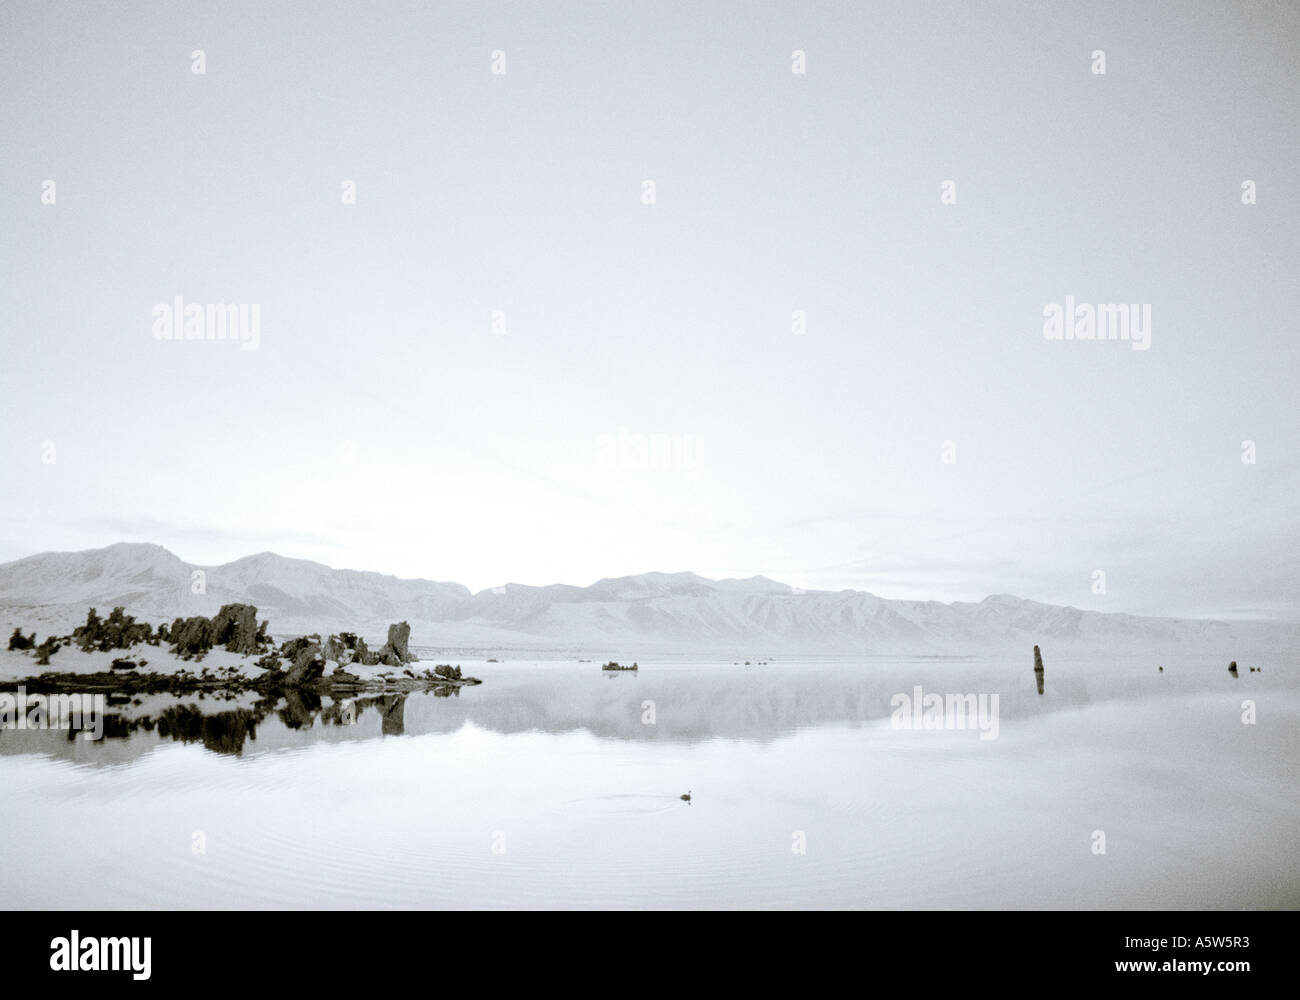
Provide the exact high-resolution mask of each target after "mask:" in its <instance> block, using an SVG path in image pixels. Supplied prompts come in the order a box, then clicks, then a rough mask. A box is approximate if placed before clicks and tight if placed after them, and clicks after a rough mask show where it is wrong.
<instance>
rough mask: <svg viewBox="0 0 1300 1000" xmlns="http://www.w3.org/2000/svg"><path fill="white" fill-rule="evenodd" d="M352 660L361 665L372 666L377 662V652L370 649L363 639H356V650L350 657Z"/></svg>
mask: <svg viewBox="0 0 1300 1000" xmlns="http://www.w3.org/2000/svg"><path fill="white" fill-rule="evenodd" d="M352 662H353V663H359V664H361V665H362V666H363V667H373V666H376V665H378V663H379V654H378V653H375V652H372V651H371V649H370V648H369V647H368V646H367V645H366V640H365V639H358V640H357V651H356V654H355V655H354V656H353V657H352Z"/></svg>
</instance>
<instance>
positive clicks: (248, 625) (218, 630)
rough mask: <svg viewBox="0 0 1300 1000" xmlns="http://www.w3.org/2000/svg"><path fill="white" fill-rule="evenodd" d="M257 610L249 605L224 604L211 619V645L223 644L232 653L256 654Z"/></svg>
mask: <svg viewBox="0 0 1300 1000" xmlns="http://www.w3.org/2000/svg"><path fill="white" fill-rule="evenodd" d="M258 631H259V630H258V627H257V608H255V607H254V606H253V605H251V604H225V605H222V607H221V610H220V611H218V612H217V615H216V617H215V618H213V619H212V645H214V646H220V645H221V644H222V643H225V646H226V649H227V650H228V651H230V652H232V653H242V654H244V655H246V656H247V655H250V654H252V653H256V652H257V637H258Z"/></svg>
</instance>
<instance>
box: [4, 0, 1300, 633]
mask: <svg viewBox="0 0 1300 1000" xmlns="http://www.w3.org/2000/svg"><path fill="white" fill-rule="evenodd" d="M376 11H378V12H380V13H382V15H383V16H376V15H375V13H374V12H370V11H367V12H365V13H364V14H356V13H353V12H350V11H349V10H348V9H346V8H345V7H342V6H330V7H324V8H321V9H316V10H312V11H311V12H309V13H307V12H303V11H302V10H300V9H297V8H294V7H292V6H290V5H287V4H283V3H271V4H265V3H250V2H245V3H236V4H233V5H226V6H223V7H222V8H221V9H220V10H206V9H204V7H203V6H202V5H198V4H188V3H179V4H169V5H166V6H164V5H161V4H157V5H132V6H131V7H111V6H103V5H97V4H91V3H82V2H74V3H67V4H60V5H57V6H49V5H42V4H38V3H33V2H26V0H24V2H17V3H9V4H6V5H5V6H4V8H3V10H0V134H3V135H4V136H5V137H6V151H5V156H4V157H3V158H0V231H3V232H5V233H6V234H8V237H9V238H7V239H5V240H4V241H0V268H2V269H3V273H4V274H5V275H6V278H5V279H4V280H3V281H0V317H2V319H0V322H2V323H3V335H4V345H5V364H4V365H3V366H2V367H0V391H3V394H4V399H5V416H6V419H5V421H4V423H3V428H2V429H0V457H2V458H3V461H4V467H5V470H6V474H5V489H4V491H3V496H2V498H0V560H10V559H16V558H20V557H23V556H26V555H30V554H34V553H37V552H41V551H47V550H68V549H85V548H95V547H100V546H103V545H107V544H111V543H114V542H118V541H147V542H154V543H157V544H160V545H163V546H165V547H167V548H168V549H170V550H171V551H173V552H174V553H176V554H177V555H178V556H179V557H180V558H182V559H184V560H186V561H189V562H192V563H198V564H207V565H212V564H219V563H224V562H227V561H230V560H233V559H237V558H240V557H242V556H246V555H251V554H253V553H256V552H259V551H263V550H271V551H274V552H277V553H279V554H281V555H284V556H290V557H295V558H306V559H313V560H316V561H319V562H322V563H325V564H326V565H329V566H333V567H338V568H354V569H363V570H373V571H377V572H381V573H387V574H394V575H398V576H402V577H422V578H427V579H433V580H446V581H455V582H458V583H462V584H465V585H466V586H468V587H470V589H471V590H475V591H478V590H482V589H484V588H487V587H491V586H494V585H498V584H501V583H505V582H518V583H528V584H538V585H542V584H549V583H573V584H578V585H587V584H590V583H592V582H594V581H595V580H597V579H600V578H603V577H617V576H624V575H633V574H639V573H644V572H648V571H665V572H673V571H681V570H688V569H689V570H691V571H694V572H697V573H699V574H701V575H703V576H706V577H710V578H714V579H720V578H725V577H739V578H744V577H749V576H753V575H758V574H761V575H765V576H768V577H770V578H772V579H774V580H778V581H781V582H785V583H790V584H794V585H796V586H802V587H806V588H809V589H827V590H839V589H843V588H852V589H857V590H865V591H869V592H871V593H874V594H876V595H878V596H881V597H886V598H919V599H934V600H941V601H953V600H980V599H982V598H983V597H985V596H987V595H989V594H997V593H1010V594H1015V595H1018V596H1022V597H1027V598H1032V599H1034V600H1037V601H1042V602H1044V603H1050V604H1063V605H1064V604H1069V605H1074V606H1075V607H1080V608H1085V609H1089V610H1098V611H1126V612H1132V613H1136V614H1150V615H1168V616H1189V617H1216V618H1238V617H1261V616H1262V617H1273V618H1283V619H1297V618H1300V587H1298V586H1297V584H1298V583H1300V565H1298V564H1297V560H1296V559H1295V553H1297V552H1300V526H1298V524H1297V518H1296V499H1295V498H1296V497H1297V496H1300V462H1297V459H1296V455H1297V445H1298V444H1300V411H1298V410H1297V408H1296V406H1295V402H1294V400H1295V390H1296V386H1297V381H1298V380H1297V375H1300V357H1298V354H1300V347H1298V346H1297V339H1296V336H1295V322H1296V317H1297V316H1300V268H1298V267H1297V266H1296V265H1297V262H1300V205H1298V203H1297V199H1296V196H1295V191H1294V187H1295V185H1294V165H1295V164H1296V163H1297V162H1300V86H1297V80H1298V79H1300V73H1298V70H1300V55H1298V54H1297V53H1300V12H1298V11H1297V10H1296V9H1295V7H1294V6H1289V5H1287V4H1285V3H1280V2H1278V3H1259V4H1252V5H1244V6H1241V7H1238V8H1232V9H1221V8H1218V7H1216V6H1214V5H1210V4H1203V3H1195V4H1187V5H1181V6H1179V7H1175V8H1162V9H1160V10H1159V11H1154V10H1153V9H1145V8H1138V9H1133V8H1132V7H1131V6H1130V5H1128V4H1124V3H1118V2H1117V3H1097V2H1092V3H1085V4H1081V5H1077V6H1074V5H1072V6H1071V7H1070V8H1068V9H1048V8H1047V7H1045V6H1044V5H1037V4H1031V3H1009V4H1003V5H999V6H997V7H996V8H989V9H983V10H980V11H979V12H978V16H975V13H974V12H973V11H972V10H970V9H969V8H968V7H967V6H965V5H961V4H925V5H910V6H902V5H898V6H894V5H883V4H882V5H853V6H852V7H851V8H848V7H846V8H832V7H829V6H812V5H809V4H794V3H789V4H787V3H775V4H764V5H762V6H761V7H757V8H756V7H754V6H753V5H748V4H741V3H716V4H709V5H706V6H699V5H689V4H685V3H665V4H661V5H651V6H647V7H644V8H638V9H635V10H634V9H628V8H625V7H612V8H596V7H594V6H584V5H572V6H554V7H548V8H547V9H546V10H545V11H544V12H541V11H539V9H538V8H536V7H535V6H531V5H523V4H515V3H502V4H500V5H494V7H493V9H491V10H482V11H475V13H474V17H473V18H472V19H471V18H465V17H464V16H463V12H457V11H456V10H454V9H435V8H431V7H429V6H426V5H423V4H416V3H387V4H383V5H381V6H380V7H378V8H376ZM196 49H201V50H203V51H204V53H205V61H206V72H205V73H204V74H203V75H195V74H194V73H192V72H191V68H192V61H191V54H192V52H193V51H194V50H196ZM1097 49H1101V50H1104V51H1105V53H1106V73H1105V74H1104V75H1096V74H1094V73H1093V72H1092V71H1091V65H1092V53H1093V52H1094V50H1097ZM794 50H802V51H804V52H805V53H806V54H807V73H806V75H796V74H792V72H791V53H792V51H794ZM495 51H502V52H504V53H505V58H506V72H505V73H504V75H495V74H493V73H492V71H491V69H492V53H493V52H495ZM105 108H111V109H112V113H106V112H105V110H104V109H105ZM47 179H53V180H55V181H56V183H57V202H56V203H55V204H43V203H42V200H41V194H42V184H43V182H44V181H45V180H47ZM1248 179H1249V180H1252V181H1253V182H1254V183H1255V185H1256V186H1257V191H1258V200H1257V203H1256V204H1253V205H1244V204H1243V203H1242V199H1241V186H1242V183H1243V182H1244V181H1246V180H1248ZM646 180H653V181H654V183H655V202H654V204H644V203H643V190H644V189H643V182H644V181H646ZM947 180H952V181H954V182H955V184H956V194H957V200H956V204H943V203H942V202H941V198H940V196H941V190H942V185H943V184H944V182H945V181H947ZM343 181H352V182H355V185H356V203H355V204H343V203H341V199H340V185H341V183H342V182H343ZM178 295H179V296H184V298H185V299H186V300H187V301H190V302H197V303H210V302H234V303H256V304H258V305H259V307H260V316H261V326H260V343H259V345H258V349H257V350H248V351H244V350H240V349H239V346H238V345H237V344H233V343H229V342H203V341H199V342H194V341H160V340H158V339H155V337H154V336H153V335H152V332H151V324H152V310H153V309H154V306H155V304H158V303H170V302H171V301H172V300H173V299H174V297H175V296H178ZM1067 296H1073V297H1074V299H1075V300H1076V301H1078V302H1084V303H1146V304H1150V305H1151V311H1152V336H1151V344H1150V348H1149V350H1145V351H1135V350H1132V349H1131V345H1130V344H1128V343H1124V342H1059V341H1049V340H1046V339H1044V337H1043V333H1042V329H1043V310H1044V307H1045V306H1046V305H1048V304H1051V303H1060V302H1064V301H1065V299H1066V297H1067ZM494 311H498V312H499V313H500V314H502V315H503V317H504V324H505V330H504V332H494V331H493V325H492V324H493V314H494ZM795 311H802V312H803V313H805V314H806V323H807V325H806V332H804V333H802V334H796V333H794V332H793V330H792V316H793V313H794V312H795ZM637 435H659V436H660V437H658V438H657V439H656V440H658V441H659V442H661V443H663V444H664V445H665V447H666V448H667V455H668V459H667V461H666V462H665V463H662V464H659V463H651V462H642V461H640V459H639V457H638V453H637V451H636V448H635V443H636V440H637V439H636V436H637ZM1247 440H1249V441H1252V442H1254V445H1255V448H1256V461H1255V463H1254V464H1245V463H1243V461H1242V446H1243V442H1244V441H1247ZM620 442H622V446H620ZM629 442H630V444H629ZM945 442H951V445H952V447H951V449H950V450H949V451H948V454H949V455H953V456H955V461H953V462H951V463H948V462H945V461H944V460H943V459H944V457H945ZM51 444H52V445H53V448H54V452H53V454H54V456H55V457H54V460H53V461H47V460H46V459H47V458H48V457H49V455H50V450H49V445H51ZM1097 570H1102V571H1104V572H1105V574H1106V576H1105V581H1106V592H1105V593H1104V594H1097V593H1094V592H1093V584H1094V579H1095V577H1094V573H1095V571H1097Z"/></svg>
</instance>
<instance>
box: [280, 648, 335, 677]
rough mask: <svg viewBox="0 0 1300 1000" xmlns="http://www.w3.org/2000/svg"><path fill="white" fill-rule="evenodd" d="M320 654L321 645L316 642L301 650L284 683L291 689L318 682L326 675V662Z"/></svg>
mask: <svg viewBox="0 0 1300 1000" xmlns="http://www.w3.org/2000/svg"><path fill="white" fill-rule="evenodd" d="M320 653H321V649H320V644H319V643H316V642H313V643H310V644H309V645H307V646H305V647H302V648H300V649H299V650H298V653H297V655H296V656H295V657H294V659H293V666H291V667H290V668H289V672H288V673H287V674H286V675H285V678H284V683H285V684H286V685H287V686H289V687H303V686H305V685H307V684H310V683H312V681H315V680H318V679H319V678H320V677H321V675H323V674H324V673H325V660H324V659H323V658H322V657H321V655H320Z"/></svg>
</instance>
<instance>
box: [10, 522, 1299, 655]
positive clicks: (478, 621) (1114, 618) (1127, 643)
mask: <svg viewBox="0 0 1300 1000" xmlns="http://www.w3.org/2000/svg"><path fill="white" fill-rule="evenodd" d="M233 601H240V602H248V603H252V604H255V605H257V607H258V616H259V617H260V618H266V619H269V620H270V622H271V629H272V631H273V632H275V633H278V634H282V635H283V634H296V633H301V632H311V631H321V632H325V631H338V630H341V629H352V630H359V631H363V632H367V631H368V632H371V633H376V634H380V635H382V630H383V628H384V626H386V624H387V623H389V622H394V621H399V620H405V621H408V622H410V623H411V625H412V640H413V641H414V642H416V643H420V644H423V645H432V646H442V647H461V648H466V649H469V648H477V649H496V650H513V651H518V650H543V651H545V650H549V651H554V652H560V651H586V652H590V653H592V655H597V656H599V655H605V654H606V653H610V654H623V653H626V654H629V655H633V656H634V655H636V654H637V653H638V652H639V653H640V654H641V655H642V656H643V657H644V656H648V655H650V654H652V653H666V652H700V653H706V652H707V653H715V652H720V653H724V654H725V655H733V654H734V655H744V656H751V655H752V656H761V655H764V654H768V655H773V654H785V655H788V654H790V653H796V652H802V653H826V654H846V653H931V652H933V653H946V652H963V651H970V650H972V649H976V648H985V647H988V646H1019V647H1024V646H1026V645H1032V644H1034V643H1041V642H1048V641H1055V642H1070V643H1082V644H1088V645H1095V646H1097V647H1112V646H1114V647H1117V648H1118V647H1123V648H1138V647H1141V648H1151V647H1159V646H1166V645H1194V646H1197V647H1200V648H1203V649H1205V650H1206V651H1210V650H1216V649H1222V650H1223V652H1224V655H1225V656H1232V655H1235V654H1237V653H1238V652H1239V651H1242V650H1247V649H1249V650H1252V651H1256V652H1267V651H1268V650H1270V649H1278V648H1282V647H1284V646H1285V647H1293V646H1294V645H1295V644H1296V642H1297V640H1300V626H1296V625H1293V624H1286V623H1243V622H1231V623H1229V622H1213V621H1201V620H1187V619H1172V618H1144V617H1138V616H1135V615H1127V614H1103V613H1099V612H1095V611H1081V610H1079V609H1078V608H1072V607H1058V606H1054V605H1049V604H1040V603H1038V602H1036V601H1030V600H1025V599H1023V598H1018V597H1012V596H1009V595H997V596H993V597H988V598H986V599H984V600H983V601H979V602H960V601H959V602H954V603H951V604H943V603H940V602H938V601H895V600H885V599H883V598H879V597H876V596H874V595H872V594H867V593H863V592H861V591H854V590H843V591H797V590H794V589H793V588H791V587H789V586H787V585H786V584H782V583H778V582H776V581H773V580H769V579H767V578H765V577H751V578H750V579H747V580H734V579H728V580H709V579H706V578H705V577H702V576H698V575H697V574H695V573H644V574H641V575H638V576H625V577H617V578H610V579H604V580H600V581H598V582H597V583H594V584H592V585H591V586H589V587H575V586H569V585H564V584H553V585H551V586H545V587H531V586H523V585H519V584H508V585H506V586H504V587H495V588H492V589H490V590H485V591H481V592H480V593H477V594H471V593H470V591H469V590H468V589H466V588H465V587H463V586H461V585H460V584H456V583H436V582H433V581H430V580H403V579H398V578H397V577H392V576H384V575H381V574H379V573H368V572H359V571H356V570H338V569H331V568H330V567H328V566H324V565H321V564H320V563H315V562H309V561H307V560H303V559H288V558H285V557H283V556H278V555H274V554H273V553H270V552H263V553H261V554H259V555H255V556H248V557H247V558H244V559H238V560H235V561H234V562H230V563H226V564H225V565H222V566H206V567H205V566H196V565H192V564H190V563H186V562H184V561H182V560H181V559H179V558H177V557H176V556H175V555H173V554H172V553H171V552H169V551H167V550H166V549H164V548H162V547H161V546H157V545H146V544H126V543H123V544H118V545H110V546H108V547H107V548H103V549H92V550H89V551H85V552H51V553H44V554H41V555H36V556H31V557H29V558H26V559H19V560H17V561H16V562H11V563H6V564H3V565H0V608H2V609H3V611H4V614H3V616H2V617H3V620H4V621H3V623H4V624H5V625H6V626H7V627H12V625H15V624H19V625H23V626H24V627H29V628H32V627H35V628H38V629H40V628H42V627H44V626H43V624H42V623H48V625H49V626H50V627H51V628H57V627H61V626H60V623H65V622H66V623H68V624H69V625H70V624H72V623H75V622H77V621H79V620H81V619H82V618H83V617H84V615H85V611H86V608H87V607H89V606H95V607H98V608H100V609H101V611H102V610H105V609H108V608H111V607H113V606H115V605H119V604H120V605H124V606H125V607H126V608H127V610H128V611H129V612H131V613H133V614H135V615H136V616H137V617H139V618H142V619H151V620H156V621H165V620H170V619H172V618H174V617H176V616H177V615H190V614H208V615H210V614H212V613H213V612H215V611H216V610H217V609H218V608H219V607H220V606H221V605H222V604H225V603H229V602H233Z"/></svg>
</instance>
